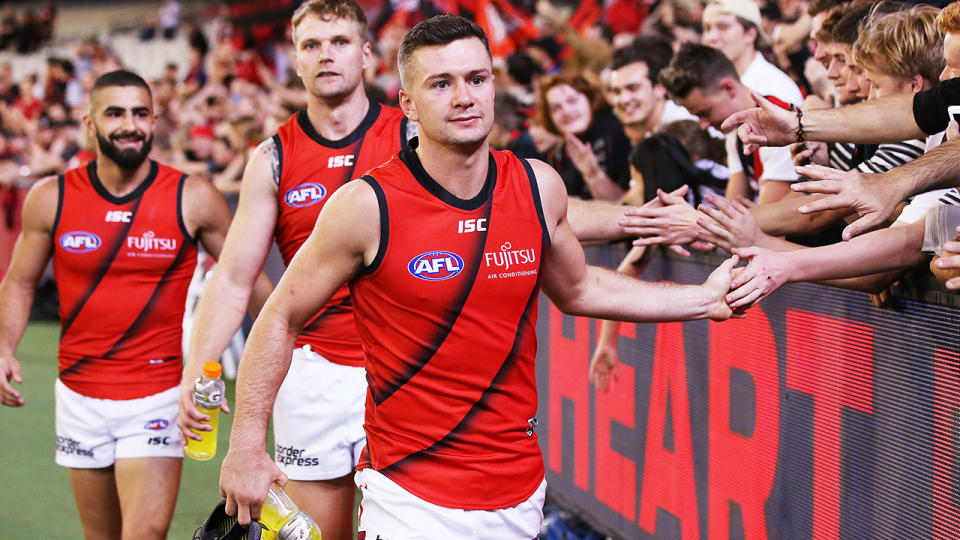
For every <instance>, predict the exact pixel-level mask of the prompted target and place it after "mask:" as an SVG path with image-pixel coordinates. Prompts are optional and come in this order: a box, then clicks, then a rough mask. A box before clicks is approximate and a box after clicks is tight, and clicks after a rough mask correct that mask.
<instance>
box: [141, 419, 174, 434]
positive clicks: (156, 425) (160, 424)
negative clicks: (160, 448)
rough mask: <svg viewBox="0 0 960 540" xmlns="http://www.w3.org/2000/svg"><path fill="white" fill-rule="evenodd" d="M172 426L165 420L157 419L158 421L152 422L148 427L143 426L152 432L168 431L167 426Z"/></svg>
mask: <svg viewBox="0 0 960 540" xmlns="http://www.w3.org/2000/svg"><path fill="white" fill-rule="evenodd" d="M169 425H170V422H168V421H167V420H164V419H163V418H157V419H156V420H151V421H149V422H147V425H145V426H143V429H149V430H152V431H160V430H161V429H167V426H169Z"/></svg>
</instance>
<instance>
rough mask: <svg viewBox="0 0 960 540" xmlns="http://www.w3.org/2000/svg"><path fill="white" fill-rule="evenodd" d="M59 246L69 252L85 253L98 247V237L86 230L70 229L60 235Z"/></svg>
mask: <svg viewBox="0 0 960 540" xmlns="http://www.w3.org/2000/svg"><path fill="white" fill-rule="evenodd" d="M60 247H62V248H63V249H65V250H67V251H69V252H71V253H86V252H88V251H93V250H95V249H97V248H98V247H100V237H99V236H97V235H95V234H93V233H89V232H86V231H71V232H68V233H64V234H63V235H61V236H60Z"/></svg>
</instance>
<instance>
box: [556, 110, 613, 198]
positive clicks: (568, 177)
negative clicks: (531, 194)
mask: <svg viewBox="0 0 960 540" xmlns="http://www.w3.org/2000/svg"><path fill="white" fill-rule="evenodd" d="M580 139H581V140H582V141H583V142H585V143H587V144H589V145H590V147H591V148H592V149H593V153H594V154H596V156H597V161H598V162H599V163H600V167H601V168H602V169H603V170H604V172H605V173H607V176H608V177H610V179H611V180H613V182H614V183H616V184H617V185H619V186H620V187H622V188H623V189H628V188H629V187H630V170H629V168H628V166H629V162H628V158H629V156H630V140H629V139H628V138H627V136H626V134H625V133H624V132H623V126H622V125H621V124H620V121H619V120H617V118H616V117H615V116H614V115H613V114H612V113H610V112H609V111H606V110H600V111H597V113H596V114H595V115H594V120H593V122H592V123H591V124H590V128H589V129H587V131H586V132H585V133H583V135H581V136H580ZM551 165H553V167H554V168H555V169H556V170H557V172H558V173H560V178H562V179H563V183H564V184H565V185H566V186H567V194H568V195H572V196H575V197H581V198H583V199H591V198H593V197H592V196H591V194H590V189H589V187H588V186H587V183H586V182H585V181H584V180H583V175H581V174H580V171H579V170H578V169H577V167H576V166H575V165H574V164H573V162H572V161H571V160H570V158H569V157H568V156H567V154H566V152H565V151H561V152H559V153H558V155H556V156H553V159H552V163H551Z"/></svg>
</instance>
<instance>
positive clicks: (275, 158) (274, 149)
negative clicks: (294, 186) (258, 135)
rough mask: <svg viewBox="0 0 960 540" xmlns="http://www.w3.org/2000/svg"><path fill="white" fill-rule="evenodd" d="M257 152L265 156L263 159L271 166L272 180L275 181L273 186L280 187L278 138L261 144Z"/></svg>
mask: <svg viewBox="0 0 960 540" xmlns="http://www.w3.org/2000/svg"><path fill="white" fill-rule="evenodd" d="M257 151H258V152H259V153H260V154H261V155H263V157H264V158H265V159H266V160H267V162H268V163H269V164H270V173H271V176H270V178H271V179H272V180H273V184H274V185H275V186H277V187H279V186H280V168H281V163H280V144H279V141H278V140H277V137H270V138H269V139H267V140H265V141H263V142H262V143H260V146H259V147H258V148H257Z"/></svg>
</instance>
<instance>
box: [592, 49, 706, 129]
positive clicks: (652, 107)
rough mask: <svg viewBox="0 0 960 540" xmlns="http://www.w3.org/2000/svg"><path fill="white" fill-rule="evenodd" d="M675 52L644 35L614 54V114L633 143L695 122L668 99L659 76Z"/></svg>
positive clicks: (691, 116)
mask: <svg viewBox="0 0 960 540" xmlns="http://www.w3.org/2000/svg"><path fill="white" fill-rule="evenodd" d="M672 56H673V49H672V48H671V47H670V44H669V43H668V42H667V41H666V40H664V39H661V38H657V37H648V36H641V37H638V38H636V39H634V40H633V42H632V43H631V44H630V45H628V46H626V47H623V48H621V49H617V50H615V51H614V52H613V64H612V65H611V71H610V84H609V95H610V100H611V105H613V112H614V114H616V115H617V118H618V119H619V120H620V122H621V123H623V128H624V131H625V132H626V134H627V136H628V137H629V138H630V142H631V143H633V144H636V143H637V142H639V141H640V139H642V138H643V137H646V136H647V135H649V134H651V133H653V132H654V131H656V130H657V128H659V127H660V126H662V125H665V124H669V123H670V122H674V121H677V120H686V119H696V117H695V116H693V115H692V114H690V113H689V112H688V111H687V110H686V109H684V108H683V107H681V106H680V105H677V104H676V103H675V102H673V101H672V100H670V99H668V98H667V90H666V89H665V88H664V87H663V85H662V84H660V81H659V80H657V77H659V76H660V71H661V70H662V69H663V68H665V67H666V66H667V64H669V63H670V58H671V57H672Z"/></svg>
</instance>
